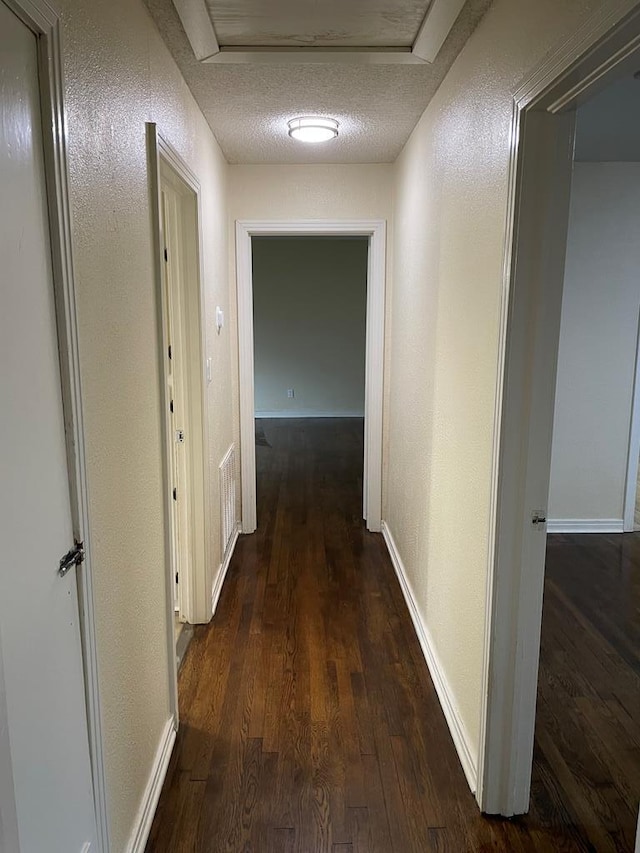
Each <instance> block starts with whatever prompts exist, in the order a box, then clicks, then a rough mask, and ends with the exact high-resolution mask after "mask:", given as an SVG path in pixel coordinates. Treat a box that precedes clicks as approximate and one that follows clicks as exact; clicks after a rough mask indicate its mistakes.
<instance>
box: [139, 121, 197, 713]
mask: <svg viewBox="0 0 640 853" xmlns="http://www.w3.org/2000/svg"><path fill="white" fill-rule="evenodd" d="M146 129H147V153H148V158H149V178H150V193H151V206H152V217H153V226H154V227H153V243H154V246H153V249H154V262H155V278H156V294H157V322H158V338H159V340H160V347H159V359H160V366H159V368H160V369H159V375H160V385H161V387H160V402H161V408H162V411H161V418H162V431H163V442H164V448H165V452H164V453H163V482H164V487H165V489H164V490H165V501H164V505H165V531H166V532H165V550H166V555H167V565H166V571H165V581H166V615H167V651H168V657H169V683H170V686H171V687H170V690H171V696H170V699H171V711H172V714H173V716H174V720H175V725H176V728H177V726H178V721H179V714H178V680H177V666H176V640H175V627H174V614H175V610H174V590H175V572H176V568H175V565H174V561H173V554H174V549H173V544H174V543H173V536H174V534H173V527H172V523H171V513H172V501H173V496H172V474H171V465H170V460H171V442H172V441H173V440H174V437H173V435H172V434H171V426H170V421H169V403H170V400H169V396H168V391H167V372H166V365H167V363H166V354H167V349H168V340H167V334H166V324H165V316H166V313H167V310H168V309H167V305H166V304H165V303H166V298H165V288H164V286H163V263H164V245H165V242H164V235H163V229H162V216H161V199H160V192H161V176H160V166H161V163H162V164H166V165H167V166H169V168H170V169H171V170H173V172H174V173H175V174H176V175H177V176H178V178H180V180H181V181H183V182H184V183H185V184H186V185H187V187H188V188H189V189H190V190H191V191H192V192H193V194H194V196H195V200H196V218H197V222H196V226H195V227H196V231H197V254H198V258H197V276H198V292H199V295H198V313H199V317H198V321H197V324H198V326H199V334H198V336H197V340H196V341H195V344H196V347H197V348H198V351H199V364H200V383H199V387H200V399H196V397H197V392H196V394H195V396H194V395H191V401H190V403H191V404H193V408H194V409H195V410H199V412H200V415H199V417H197V416H196V414H197V412H196V413H195V414H194V416H193V418H192V422H193V423H194V428H193V435H191V437H190V439H191V440H190V441H189V453H188V457H189V462H188V464H189V468H190V474H191V477H190V494H189V506H190V509H189V515H190V526H191V530H192V538H193V540H194V542H196V544H198V547H197V548H196V549H195V550H194V552H193V553H194V554H195V557H194V559H193V561H192V564H191V566H189V570H188V571H187V572H186V573H184V572H183V573H184V574H185V575H186V576H185V577H184V578H182V579H181V582H182V583H183V586H184V590H183V592H182V594H181V607H182V608H183V612H182V613H181V615H182V616H183V617H184V618H185V619H186V621H187V622H190V623H196V622H208V621H209V619H210V618H211V600H210V597H209V595H207V588H208V587H209V588H210V583H209V581H208V578H207V566H209V565H210V559H209V549H210V542H211V535H210V534H211V531H210V515H211V513H210V511H209V476H210V473H209V466H208V463H207V460H208V454H207V453H206V448H207V447H208V446H209V432H208V418H207V416H206V413H207V382H206V363H205V358H204V356H205V354H206V352H207V343H206V328H205V323H204V318H205V316H206V314H205V293H204V274H203V269H202V257H203V252H202V227H201V223H202V199H201V191H200V183H199V181H198V179H197V177H196V176H195V175H194V173H193V172H192V171H191V169H190V168H189V166H188V165H187V164H186V163H185V161H184V160H183V159H182V157H181V156H180V155H179V154H178V152H177V151H176V150H175V149H174V148H173V147H172V146H171V145H170V144H169V143H168V142H167V141H166V139H164V137H163V136H162V135H161V134H160V133H159V132H158V129H157V126H156V124H155V123H153V122H148V123H147V125H146ZM191 343H194V341H192V342H191ZM192 414H193V413H192Z"/></svg>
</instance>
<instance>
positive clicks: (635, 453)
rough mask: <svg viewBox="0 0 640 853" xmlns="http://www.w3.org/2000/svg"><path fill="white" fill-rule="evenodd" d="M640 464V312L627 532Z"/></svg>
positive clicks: (630, 527) (631, 521) (626, 500)
mask: <svg viewBox="0 0 640 853" xmlns="http://www.w3.org/2000/svg"><path fill="white" fill-rule="evenodd" d="M639 464H640V312H639V313H638V333H637V336H636V362H635V372H634V374H633V396H632V398H631V427H630V429H629V452H628V454H627V478H626V482H625V486H624V515H623V520H622V523H623V527H622V529H623V530H624V532H625V533H630V532H631V531H632V530H633V528H634V517H635V512H636V500H637V491H638V465H639Z"/></svg>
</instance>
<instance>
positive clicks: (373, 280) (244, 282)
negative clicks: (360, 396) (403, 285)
mask: <svg viewBox="0 0 640 853" xmlns="http://www.w3.org/2000/svg"><path fill="white" fill-rule="evenodd" d="M302 235H304V236H307V237H332V236H336V237H337V236H341V237H343V236H349V237H368V238H369V261H368V271H367V333H366V338H367V340H366V366H365V377H366V379H365V383H366V384H365V440H364V447H365V451H364V476H363V516H364V518H365V519H366V522H367V529H368V530H371V531H374V532H380V530H381V522H382V406H383V382H384V375H383V371H384V314H385V257H386V222H385V221H384V220H380V219H372V220H368V219H364V220H360V219H358V220H349V219H335V220H331V219H319V220H285V221H263V220H259V221H245V220H239V221H237V222H236V277H237V286H238V349H239V385H240V478H241V484H242V489H241V491H242V532H243V533H253V532H254V530H255V529H256V526H257V509H256V446H255V401H254V376H253V373H254V364H253V274H252V260H251V238H252V237H294V236H298V237H299V236H302Z"/></svg>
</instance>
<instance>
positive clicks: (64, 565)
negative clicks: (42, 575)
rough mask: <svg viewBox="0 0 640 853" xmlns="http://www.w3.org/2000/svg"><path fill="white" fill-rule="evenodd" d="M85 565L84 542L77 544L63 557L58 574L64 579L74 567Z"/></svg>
mask: <svg viewBox="0 0 640 853" xmlns="http://www.w3.org/2000/svg"><path fill="white" fill-rule="evenodd" d="M80 563H84V542H76V544H75V545H74V546H73V548H72V549H71V550H70V551H67V553H66V554H65V555H64V557H62V559H61V560H60V563H59V565H58V574H59V575H60V577H61V578H63V577H64V576H65V575H66V574H67V572H68V571H69V569H71V568H72V567H73V566H79V565H80Z"/></svg>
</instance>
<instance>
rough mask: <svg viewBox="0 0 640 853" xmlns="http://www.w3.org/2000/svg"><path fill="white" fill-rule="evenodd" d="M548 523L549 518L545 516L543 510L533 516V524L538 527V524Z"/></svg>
mask: <svg viewBox="0 0 640 853" xmlns="http://www.w3.org/2000/svg"><path fill="white" fill-rule="evenodd" d="M546 523H547V516H546V515H545V514H544V512H542V510H536V512H534V513H533V515H532V516H531V524H534V525H538V524H546Z"/></svg>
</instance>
